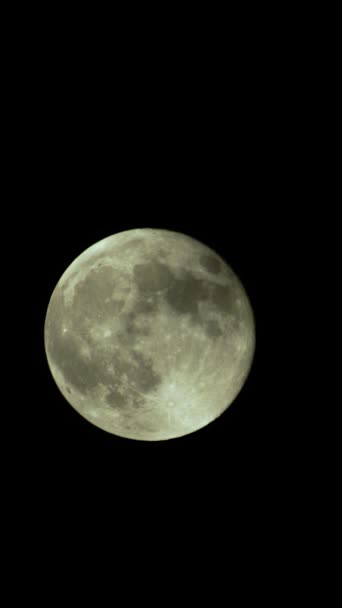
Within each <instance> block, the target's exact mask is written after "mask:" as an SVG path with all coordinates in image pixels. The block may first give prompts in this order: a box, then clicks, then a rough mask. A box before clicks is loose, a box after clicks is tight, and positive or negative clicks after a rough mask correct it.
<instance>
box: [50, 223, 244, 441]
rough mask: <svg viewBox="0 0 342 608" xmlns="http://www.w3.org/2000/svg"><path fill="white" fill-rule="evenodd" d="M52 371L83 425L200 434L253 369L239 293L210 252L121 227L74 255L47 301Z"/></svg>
mask: <svg viewBox="0 0 342 608" xmlns="http://www.w3.org/2000/svg"><path fill="white" fill-rule="evenodd" d="M44 343H45V351H46V356H47V361H48V365H49V368H50V371H51V374H52V376H53V378H54V380H55V382H56V384H57V386H58V388H59V390H60V392H61V393H62V395H63V396H64V397H65V399H66V400H67V401H68V402H69V403H70V405H71V406H72V407H73V408H74V409H75V410H76V411H77V412H78V413H79V414H80V415H81V416H83V417H84V418H85V419H86V420H88V421H89V422H91V423H92V424H94V425H95V426H97V427H99V428H100V429H103V430H105V431H107V432H109V433H112V434H114V435H118V436H120V437H126V438H129V439H135V440H143V441H160V440H166V439H172V438H176V437H181V436H184V435H187V434H189V433H193V432H194V431H197V430H199V429H201V428H203V427H204V426H206V425H207V424H209V423H210V422H212V421H213V420H215V419H216V418H218V417H219V416H220V415H221V414H222V413H223V412H224V411H225V410H226V409H227V408H228V407H229V405H230V404H231V403H232V402H233V400H234V399H235V398H236V396H237V395H238V393H239V392H240V390H241V389H242V387H243V385H244V383H245V380H246V378H247V376H248V373H249V371H250V368H251V365H252V361H253V356H254V351H255V323H254V315H253V311H252V307H251V304H250V301H249V298H248V296H247V293H246V291H245V289H244V287H243V285H242V283H241V281H240V280H239V278H238V277H237V275H236V274H235V273H234V271H233V270H232V268H231V267H230V266H229V265H228V264H227V263H226V262H225V261H224V260H223V259H222V258H221V257H220V256H219V255H218V254H217V253H216V252H215V251H213V250H212V249H211V248H209V247H207V246H206V245H204V244H203V243H200V242H199V241H197V240H195V239H193V238H191V237H189V236H186V235H185V234H180V233H177V232H172V231H169V230H159V229H152V228H141V229H136V230H127V231H124V232H119V233H117V234H114V235H112V236H109V237H108V238H105V239H103V240H101V241H99V242H98V243H95V244H94V245H92V246H91V247H89V248H88V249H86V250H85V251H84V252H83V253H81V255H79V256H78V257H77V258H76V259H75V260H74V261H73V262H72V263H71V265H70V266H69V267H68V268H67V270H66V271H65V272H64V274H63V275H62V276H61V278H60V280H59V281H58V283H57V285H56V287H55V289H54V291H53V293H52V295H51V298H50V301H49V304H48V308H47V313H46V318H45V326H44Z"/></svg>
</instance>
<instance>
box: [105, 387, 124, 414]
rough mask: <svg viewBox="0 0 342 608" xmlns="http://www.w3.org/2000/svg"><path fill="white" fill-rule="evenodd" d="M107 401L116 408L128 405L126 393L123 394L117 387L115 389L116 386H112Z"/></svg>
mask: <svg viewBox="0 0 342 608" xmlns="http://www.w3.org/2000/svg"><path fill="white" fill-rule="evenodd" d="M106 403H108V405H110V406H111V407H113V408H114V409H116V408H123V407H125V405H126V397H125V395H122V394H121V393H120V392H119V391H118V390H117V389H116V390H115V389H114V388H111V389H110V392H109V393H108V395H106Z"/></svg>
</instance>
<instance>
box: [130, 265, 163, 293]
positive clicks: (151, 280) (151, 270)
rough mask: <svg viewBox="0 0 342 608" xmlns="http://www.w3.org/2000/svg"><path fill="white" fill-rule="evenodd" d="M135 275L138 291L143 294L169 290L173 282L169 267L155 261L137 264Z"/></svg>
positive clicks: (134, 270) (134, 269)
mask: <svg viewBox="0 0 342 608" xmlns="http://www.w3.org/2000/svg"><path fill="white" fill-rule="evenodd" d="M133 275H134V280H135V282H136V283H137V285H138V289H139V290H140V291H142V292H150V291H152V292H153V291H161V290H164V289H167V288H168V287H169V285H170V283H171V282H172V280H173V275H172V273H171V272H170V270H169V268H168V266H166V264H160V262H155V261H152V262H146V263H145V264H136V265H135V266H134V268H133Z"/></svg>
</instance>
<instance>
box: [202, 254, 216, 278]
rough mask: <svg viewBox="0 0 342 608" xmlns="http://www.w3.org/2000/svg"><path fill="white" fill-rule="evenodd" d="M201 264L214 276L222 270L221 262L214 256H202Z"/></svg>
mask: <svg viewBox="0 0 342 608" xmlns="http://www.w3.org/2000/svg"><path fill="white" fill-rule="evenodd" d="M199 263H200V264H201V266H203V268H205V270H208V272H211V273H212V274H218V273H219V272H220V270H221V262H219V260H218V259H217V258H215V257H214V256H213V255H207V254H204V255H201V256H200V259H199Z"/></svg>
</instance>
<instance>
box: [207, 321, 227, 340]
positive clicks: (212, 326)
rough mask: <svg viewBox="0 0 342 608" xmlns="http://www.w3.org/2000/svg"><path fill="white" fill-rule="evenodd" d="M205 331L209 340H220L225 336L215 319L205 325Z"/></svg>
mask: <svg viewBox="0 0 342 608" xmlns="http://www.w3.org/2000/svg"><path fill="white" fill-rule="evenodd" d="M204 331H205V333H206V334H207V336H208V337H209V338H218V337H219V336H222V335H223V331H222V330H221V328H220V325H219V323H218V322H217V321H215V319H210V321H207V322H206V323H205V325H204Z"/></svg>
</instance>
